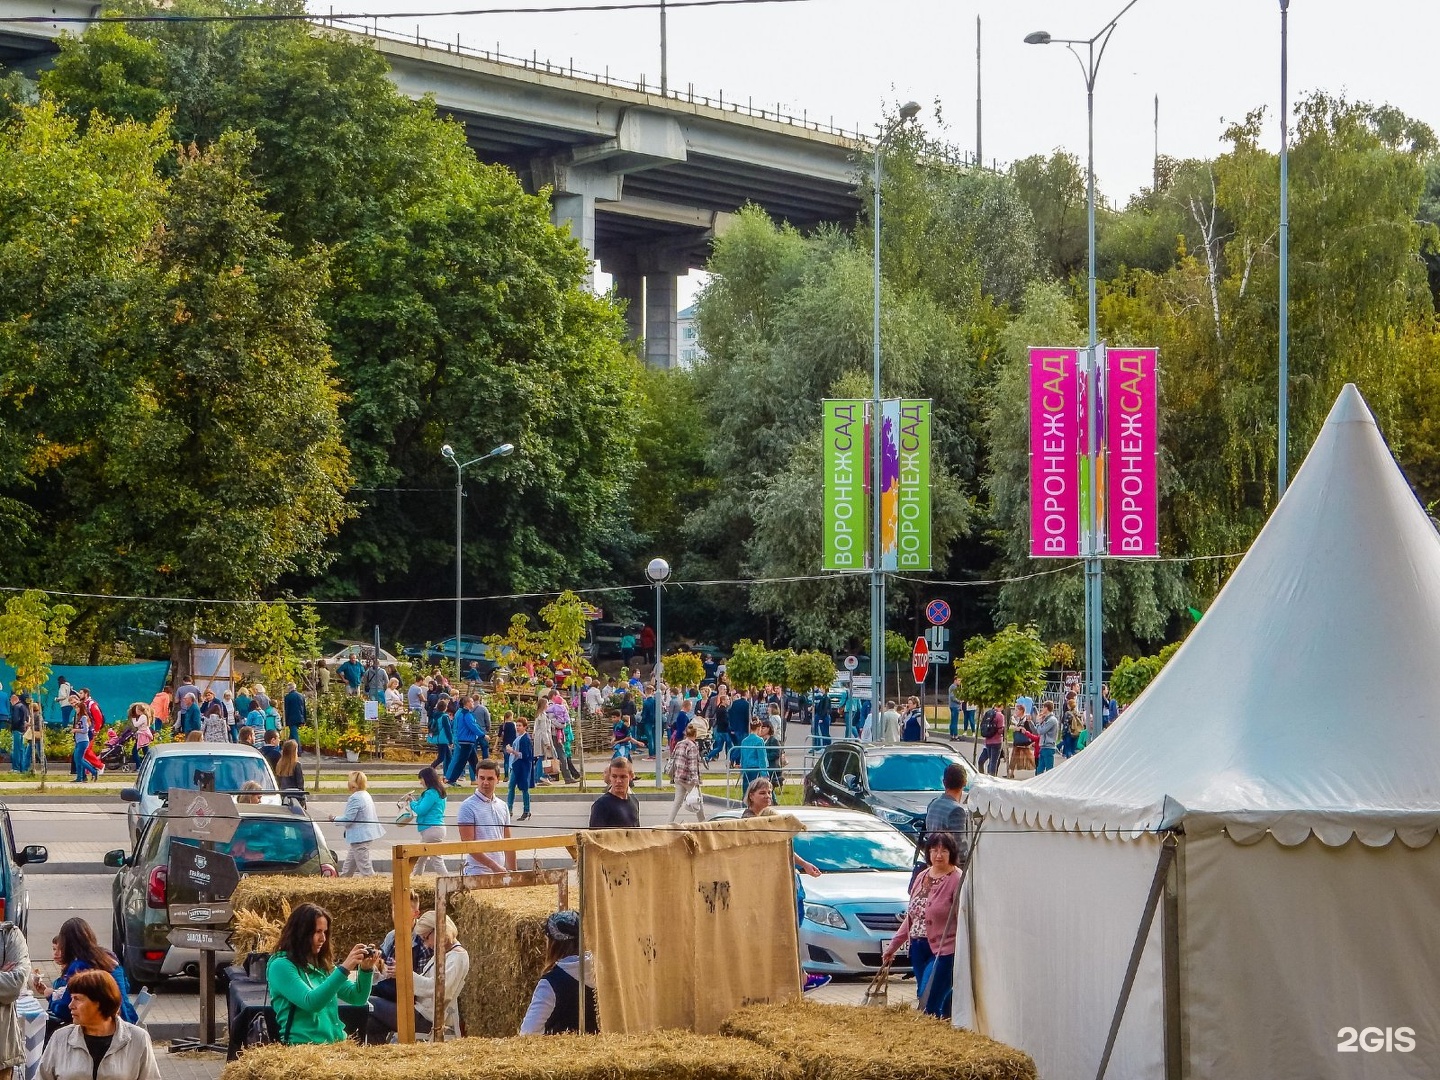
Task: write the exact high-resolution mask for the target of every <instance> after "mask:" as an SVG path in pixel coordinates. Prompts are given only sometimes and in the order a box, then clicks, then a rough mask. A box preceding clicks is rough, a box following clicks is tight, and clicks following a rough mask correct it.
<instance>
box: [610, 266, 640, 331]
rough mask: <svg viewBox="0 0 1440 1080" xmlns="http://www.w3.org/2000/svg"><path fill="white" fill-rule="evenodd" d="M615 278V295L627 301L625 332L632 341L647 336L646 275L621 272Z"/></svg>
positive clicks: (614, 275) (613, 275)
mask: <svg viewBox="0 0 1440 1080" xmlns="http://www.w3.org/2000/svg"><path fill="white" fill-rule="evenodd" d="M611 276H612V277H613V278H614V279H615V295H616V296H617V297H618V298H619V299H621V300H624V301H626V303H627V306H626V308H625V332H626V334H627V335H628V336H629V338H630V339H631V340H632V341H639V340H640V339H641V338H643V337H644V336H645V275H644V274H636V273H620V274H612V275H611Z"/></svg>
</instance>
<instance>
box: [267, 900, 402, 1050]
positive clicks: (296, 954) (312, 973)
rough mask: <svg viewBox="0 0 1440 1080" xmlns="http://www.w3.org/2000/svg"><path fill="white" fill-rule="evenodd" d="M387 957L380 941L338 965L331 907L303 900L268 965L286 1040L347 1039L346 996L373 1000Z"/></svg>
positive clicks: (352, 953)
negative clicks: (342, 1007)
mask: <svg viewBox="0 0 1440 1080" xmlns="http://www.w3.org/2000/svg"><path fill="white" fill-rule="evenodd" d="M381 963H382V960H381V957H380V950H379V949H378V948H376V947H375V946H374V945H356V946H354V947H353V948H351V950H350V952H349V954H348V955H347V956H346V957H345V959H344V960H342V961H340V965H339V966H338V967H336V966H335V962H334V960H333V959H332V957H331V952H330V915H329V913H328V912H327V911H326V910H325V909H324V908H322V907H320V906H319V905H318V904H300V905H299V906H297V907H296V908H295V910H294V911H292V912H290V918H289V919H287V920H286V921H285V928H284V929H283V930H281V931H280V945H279V947H278V948H277V950H276V952H275V955H274V956H272V957H271V958H270V963H269V964H268V965H267V966H266V969H265V977H266V981H267V982H268V984H269V986H270V998H271V1000H272V1001H273V1002H274V1004H275V1021H276V1023H277V1024H278V1025H279V1028H280V1041H281V1042H283V1043H287V1044H289V1045H291V1046H296V1045H300V1044H302V1043H337V1042H343V1041H344V1040H345V1026H344V1025H343V1024H341V1023H340V1002H342V1001H343V1002H345V1003H346V1004H348V1005H365V1004H367V1003H368V1002H369V1000H370V983H371V980H372V979H373V978H374V973H375V969H376V968H377V967H378V966H379V965H380V964H381ZM352 974H355V979H354V980H353V981H352V980H351V978H350V976H351V975H352Z"/></svg>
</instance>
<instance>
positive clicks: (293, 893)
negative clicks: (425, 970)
mask: <svg viewBox="0 0 1440 1080" xmlns="http://www.w3.org/2000/svg"><path fill="white" fill-rule="evenodd" d="M410 885H411V887H412V888H413V889H415V890H416V891H418V892H419V893H420V908H421V910H422V911H423V910H425V909H426V908H432V907H434V906H435V879H434V877H431V876H426V877H416V878H411V879H410ZM230 902H231V903H232V904H233V905H234V907H235V910H236V911H237V912H239V911H252V912H255V913H256V914H258V915H262V916H264V917H265V918H266V919H270V920H275V921H279V922H284V920H285V917H286V915H288V914H289V911H288V909H287V908H286V904H288V905H289V907H290V908H292V909H293V908H295V907H298V906H299V905H300V904H305V903H310V904H319V905H320V906H321V907H323V908H324V909H325V910H326V911H328V912H329V913H330V943H331V946H332V947H333V949H334V952H335V955H336V957H337V958H339V957H342V956H344V955H345V954H346V953H347V952H349V951H350V946H352V945H354V944H355V943H356V942H365V943H368V944H371V945H379V944H380V942H382V941H384V940H385V935H386V934H388V933H389V932H390V931H391V930H393V929H394V928H395V924H394V922H393V921H392V919H391V915H390V878H389V876H388V875H385V876H378V875H377V876H376V877H368V878H322V877H280V876H271V875H268V874H254V875H252V876H250V877H247V878H245V879H244V880H242V881H241V882H240V884H239V885H238V886H236V888H235V893H234V895H233V896H232V897H231V899H230Z"/></svg>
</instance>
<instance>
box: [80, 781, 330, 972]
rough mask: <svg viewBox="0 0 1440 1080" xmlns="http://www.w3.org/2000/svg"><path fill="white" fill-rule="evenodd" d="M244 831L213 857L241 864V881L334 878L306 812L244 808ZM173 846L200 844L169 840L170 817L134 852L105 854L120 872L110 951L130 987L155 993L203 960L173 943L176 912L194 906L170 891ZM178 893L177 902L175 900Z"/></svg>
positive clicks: (220, 961)
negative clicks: (173, 908) (260, 876)
mask: <svg viewBox="0 0 1440 1080" xmlns="http://www.w3.org/2000/svg"><path fill="white" fill-rule="evenodd" d="M236 809H237V810H238V811H239V812H240V824H239V827H238V828H237V829H236V830H235V835H234V836H233V837H231V838H230V840H229V841H228V842H226V843H223V844H222V843H216V844H215V845H214V848H213V850H214V851H217V852H220V853H223V854H226V855H230V856H231V857H232V858H234V859H235V868H236V869H237V870H238V871H239V872H240V875H241V877H244V876H246V875H248V874H257V873H264V874H283V875H286V876H305V875H312V876H322V877H334V876H335V875H336V867H337V866H338V865H339V860H338V859H337V858H336V857H335V853H334V852H333V851H331V850H330V848H329V846H328V845H327V844H326V843H325V837H324V836H323V835H321V833H320V827H319V826H318V825H317V824H316V823H315V822H314V821H312V820H311V819H310V818H309V817H308V816H307V815H306V814H305V813H304V812H303V811H301V812H296V810H295V809H294V808H293V807H291V806H271V805H267V804H264V803H261V804H249V803H247V804H243V805H239V806H237V807H236ZM172 844H198V841H195V840H186V839H180V838H178V837H177V838H173V839H172V837H171V836H170V823H169V820H168V819H167V818H166V817H165V816H164V815H156V816H154V817H151V818H149V819H148V820H147V821H146V822H145V824H144V826H143V828H142V829H141V831H140V836H139V838H138V839H137V840H136V841H135V844H134V847H133V848H132V849H131V850H130V851H128V852H127V851H126V850H125V849H124V848H117V849H116V850H114V851H109V852H106V854H105V865H106V866H109V867H112V868H114V869H115V870H117V871H118V873H116V875H115V879H114V881H113V882H112V883H111V887H110V891H111V905H112V910H113V914H114V921H113V923H112V937H111V951H112V952H114V953H115V955H116V956H117V957H119V958H120V962H121V963H122V964H123V965H124V966H125V975H126V977H127V978H128V979H129V980H130V985H131V986H133V987H136V988H138V987H140V986H142V985H146V984H149V985H155V984H156V983H158V982H160V981H161V980H163V979H165V978H168V977H169V976H172V975H193V974H195V973H196V972H197V971H198V970H199V965H200V953H199V952H198V951H197V950H194V949H182V948H179V947H178V946H173V945H171V944H170V941H169V933H170V915H169V905H170V904H171V903H172V902H174V903H185V902H186V901H189V902H194V901H196V900H198V899H199V896H198V894H192V895H189V896H186V895H183V893H179V891H178V890H171V888H170V887H169V882H168V880H167V879H168V877H169V865H170V847H171V845H172ZM172 891H173V892H175V893H176V895H172ZM232 959H233V955H232V954H229V953H216V956H215V963H216V968H217V970H218V969H221V968H223V967H224V965H226V964H229V963H230V962H231V961H232Z"/></svg>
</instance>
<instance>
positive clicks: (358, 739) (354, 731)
mask: <svg viewBox="0 0 1440 1080" xmlns="http://www.w3.org/2000/svg"><path fill="white" fill-rule="evenodd" d="M335 745H336V746H337V747H338V748H339V749H341V750H343V751H344V752H345V760H346V761H359V760H360V752H361V751H362V750H369V749H370V738H369V736H367V735H366V734H365V733H364V732H363V731H361V730H360V729H359V728H357V727H354V726H351V727H347V728H346V729H345V730H344V731H342V732H341V733H340V737H339V738H338V739H336V740H335Z"/></svg>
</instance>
